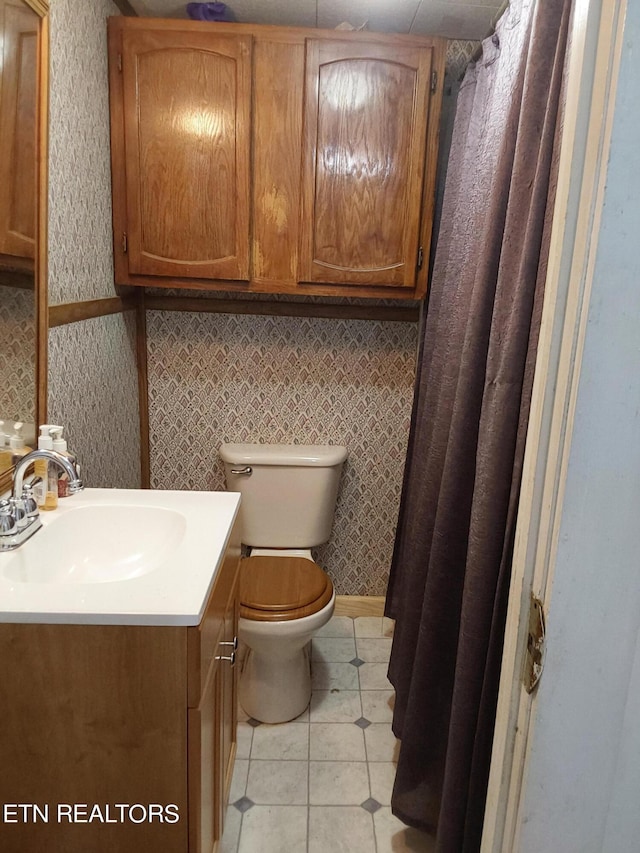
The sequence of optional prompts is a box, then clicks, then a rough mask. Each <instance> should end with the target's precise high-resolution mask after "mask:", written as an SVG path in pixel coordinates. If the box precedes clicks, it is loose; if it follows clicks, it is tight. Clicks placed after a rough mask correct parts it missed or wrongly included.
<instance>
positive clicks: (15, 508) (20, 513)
mask: <svg viewBox="0 0 640 853" xmlns="http://www.w3.org/2000/svg"><path fill="white" fill-rule="evenodd" d="M9 503H10V505H11V513H12V515H13V519H14V521H15V524H16V528H17V529H18V530H24V528H25V527H26V526H27V525H28V524H29V521H28V519H27V511H26V509H25V506H24V501H23V499H22V498H9Z"/></svg>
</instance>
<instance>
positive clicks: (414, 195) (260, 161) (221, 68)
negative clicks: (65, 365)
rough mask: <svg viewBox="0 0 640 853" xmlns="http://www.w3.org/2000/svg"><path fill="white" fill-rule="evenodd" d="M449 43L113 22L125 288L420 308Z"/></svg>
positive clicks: (119, 246)
mask: <svg viewBox="0 0 640 853" xmlns="http://www.w3.org/2000/svg"><path fill="white" fill-rule="evenodd" d="M444 45H445V42H444V40H442V39H437V38H430V37H418V36H402V35H385V34H381V33H369V32H360V33H352V32H344V31H332V30H311V29H300V28H284V27H267V26H257V25H250V24H226V23H225V24H217V25H216V24H209V23H207V24H202V23H200V22H194V21H177V20H171V21H169V20H164V21H163V20H153V19H149V18H138V19H136V18H128V17H122V16H121V17H118V18H110V19H109V56H110V97H111V134H112V167H113V169H112V171H113V196H114V207H113V215H114V252H115V269H116V281H117V283H118V284H137V285H143V286H144V285H146V286H169V287H187V288H194V287H196V288H208V289H218V290H227V291H233V292H243V291H258V292H266V293H288V294H299V295H324V296H345V295H347V296H360V297H362V296H365V297H377V298H380V297H391V298H409V299H417V298H421V297H422V296H424V294H425V292H426V287H427V267H428V254H429V244H430V239H431V225H432V216H433V199H434V194H435V168H436V160H437V146H438V125H439V119H440V104H441V97H442V78H443V73H444V55H445V49H444ZM234 83H235V86H234ZM234 240H235V242H234Z"/></svg>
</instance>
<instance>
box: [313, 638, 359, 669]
mask: <svg viewBox="0 0 640 853" xmlns="http://www.w3.org/2000/svg"><path fill="white" fill-rule="evenodd" d="M355 656H356V644H355V640H353V639H352V638H348V637H320V639H319V640H312V642H311V660H326V661H332V662H335V663H346V662H347V661H350V660H353V659H354V657H355Z"/></svg>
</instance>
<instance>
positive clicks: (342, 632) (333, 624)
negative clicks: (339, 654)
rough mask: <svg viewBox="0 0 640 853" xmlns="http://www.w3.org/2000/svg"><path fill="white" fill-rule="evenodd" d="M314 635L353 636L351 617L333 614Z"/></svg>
mask: <svg viewBox="0 0 640 853" xmlns="http://www.w3.org/2000/svg"><path fill="white" fill-rule="evenodd" d="M315 636H316V637H353V619H352V618H351V617H350V616H334V617H333V618H332V619H330V620H329V621H328V622H327V624H326V625H324V626H323V627H322V628H320V630H319V631H317V632H316V634H315Z"/></svg>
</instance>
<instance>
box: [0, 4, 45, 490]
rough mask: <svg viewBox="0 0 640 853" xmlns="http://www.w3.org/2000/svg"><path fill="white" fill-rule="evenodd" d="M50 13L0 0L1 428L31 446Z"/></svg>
mask: <svg viewBox="0 0 640 853" xmlns="http://www.w3.org/2000/svg"><path fill="white" fill-rule="evenodd" d="M47 13H48V2H46V0H0V420H3V421H4V428H2V427H0V432H4V433H5V434H7V435H11V434H13V425H14V423H15V422H16V421H20V422H22V423H23V424H24V427H23V429H22V432H23V436H24V439H25V443H26V445H28V446H30V447H33V446H34V439H35V434H36V433H37V429H36V426H35V425H36V424H37V423H38V422H40V421H41V420H42V419H44V418H45V417H46V336H47V318H46V281H47V279H46V269H47V265H46V234H47V229H46V223H47V209H46V197H47V193H46V187H47V180H46V176H47V168H46V166H47V145H46V141H47V88H48V84H47V67H48V38H47V36H48V30H47V24H48V19H47ZM1 445H4V442H3V439H2V435H0V492H1V491H4V490H5V488H7V487H8V485H9V482H10V478H11V467H12V466H11V457H10V448H9V447H8V446H1ZM7 451H9V452H7Z"/></svg>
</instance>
